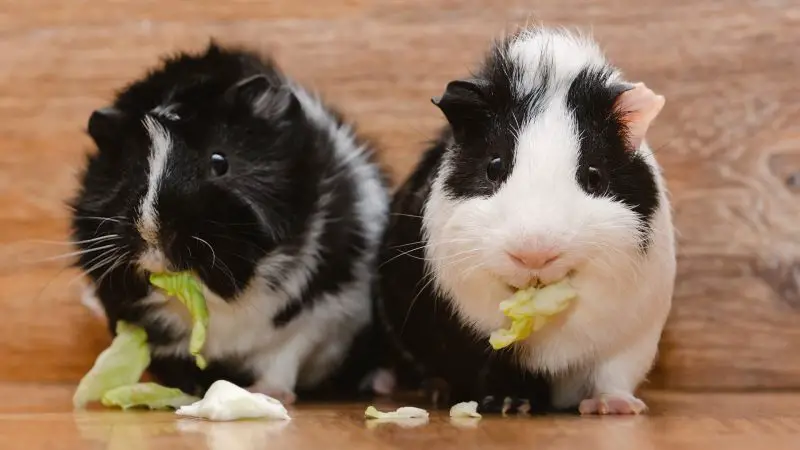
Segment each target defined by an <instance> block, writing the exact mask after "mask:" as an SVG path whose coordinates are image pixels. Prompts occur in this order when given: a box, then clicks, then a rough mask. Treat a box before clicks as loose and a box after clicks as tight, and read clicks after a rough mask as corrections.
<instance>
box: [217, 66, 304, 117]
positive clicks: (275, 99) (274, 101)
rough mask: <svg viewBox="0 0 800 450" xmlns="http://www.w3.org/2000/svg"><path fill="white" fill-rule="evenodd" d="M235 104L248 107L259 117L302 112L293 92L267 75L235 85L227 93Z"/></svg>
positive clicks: (247, 79)
mask: <svg viewBox="0 0 800 450" xmlns="http://www.w3.org/2000/svg"><path fill="white" fill-rule="evenodd" d="M226 95H227V97H228V99H229V100H230V101H231V102H233V103H238V104H244V105H248V106H249V107H250V108H251V109H252V111H253V114H255V115H257V116H259V117H264V118H268V117H284V116H286V115H293V114H296V113H298V112H299V111H301V110H302V108H301V107H300V101H299V100H298V99H297V97H296V96H295V95H294V93H293V92H292V90H291V89H290V88H289V87H287V86H286V85H283V84H281V83H280V82H279V81H278V80H274V79H272V78H270V77H269V76H268V75H265V74H258V75H253V76H251V77H249V78H245V79H244V80H242V81H240V82H238V83H236V84H235V85H233V86H232V87H231V88H230V89H229V90H228V92H227V94H226Z"/></svg>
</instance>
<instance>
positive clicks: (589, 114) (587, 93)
mask: <svg viewBox="0 0 800 450" xmlns="http://www.w3.org/2000/svg"><path fill="white" fill-rule="evenodd" d="M610 76H611V72H610V71H609V70H607V69H599V70H598V69H588V68H587V69H584V70H583V71H581V72H580V73H579V74H578V76H577V77H576V78H575V80H574V81H573V82H572V85H571V86H570V89H569V92H568V94H567V107H568V108H569V109H570V110H572V112H573V114H574V116H575V121H576V124H577V128H578V131H579V132H580V136H581V141H580V154H579V156H578V169H577V173H576V178H577V181H578V184H579V185H580V186H581V187H582V188H583V189H584V190H585V191H586V192H587V193H588V194H589V195H594V196H598V197H610V198H613V199H615V200H618V201H620V202H622V203H624V204H625V205H626V206H627V207H628V208H630V209H631V210H633V211H634V212H635V213H636V214H637V215H638V216H639V218H640V221H641V230H642V232H644V233H647V232H648V231H649V229H650V221H651V219H652V216H653V214H654V213H655V211H656V209H657V208H658V188H657V186H656V182H655V178H654V175H653V172H652V169H651V168H650V166H648V165H647V163H646V162H645V160H644V158H643V157H642V156H641V155H640V154H639V153H637V152H635V151H634V149H632V148H630V145H629V144H628V140H627V128H626V126H625V124H624V122H623V120H622V117H620V115H619V113H617V112H616V111H615V110H614V102H615V101H616V99H617V97H618V96H619V94H621V93H622V92H624V91H625V90H626V89H628V88H629V87H628V86H624V85H611V86H609V85H608V83H607V80H608V79H609V77H610ZM598 181H599V183H598Z"/></svg>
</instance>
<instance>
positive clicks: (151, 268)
mask: <svg viewBox="0 0 800 450" xmlns="http://www.w3.org/2000/svg"><path fill="white" fill-rule="evenodd" d="M136 262H137V264H138V266H139V267H140V268H141V269H142V270H144V271H145V272H148V273H163V272H167V271H169V270H170V264H169V261H168V260H167V256H166V255H165V254H164V252H163V251H161V250H160V249H158V248H155V247H148V248H147V249H145V251H143V252H142V254H141V255H139V258H138V259H137V261H136Z"/></svg>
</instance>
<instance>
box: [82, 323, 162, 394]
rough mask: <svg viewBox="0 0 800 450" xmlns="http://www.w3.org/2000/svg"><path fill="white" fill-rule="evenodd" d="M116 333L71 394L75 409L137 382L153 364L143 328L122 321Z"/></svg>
mask: <svg viewBox="0 0 800 450" xmlns="http://www.w3.org/2000/svg"><path fill="white" fill-rule="evenodd" d="M116 334H117V335H116V337H114V340H113V341H111V345H110V346H109V347H108V348H107V349H105V350H103V351H102V352H101V353H100V355H99V356H98V357H97V359H96V360H95V362H94V365H93V366H92V368H91V369H90V370H89V372H87V373H86V375H84V376H83V378H82V379H81V381H80V383H79V384H78V388H77V389H76V390H75V395H73V397H72V404H73V406H74V407H75V408H78V409H80V408H83V407H85V406H86V404H87V403H89V402H94V401H98V400H101V399H102V397H103V394H105V393H106V392H108V391H110V390H112V389H115V388H118V387H121V386H127V385H131V384H134V383H136V382H137V381H139V378H141V376H142V373H144V371H145V369H147V366H148V365H150V349H149V348H148V346H147V332H145V331H144V329H142V328H139V327H137V326H135V325H131V324H128V323H127V322H123V321H119V322H117V328H116Z"/></svg>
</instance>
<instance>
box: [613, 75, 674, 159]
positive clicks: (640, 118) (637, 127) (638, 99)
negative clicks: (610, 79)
mask: <svg viewBox="0 0 800 450" xmlns="http://www.w3.org/2000/svg"><path fill="white" fill-rule="evenodd" d="M664 102H665V100H664V96H663V95H657V94H656V93H655V92H653V91H652V90H650V88H648V87H647V86H645V84H644V83H636V84H634V85H632V86H625V88H624V92H622V93H621V94H619V96H618V97H617V100H616V101H615V103H614V109H615V110H616V111H617V113H618V114H619V115H620V117H621V118H622V121H623V122H624V123H625V125H626V126H627V127H628V140H629V142H628V144H629V145H630V148H631V149H632V150H633V151H636V150H638V149H639V146H640V145H642V141H643V140H644V138H645V135H646V134H647V129H648V128H649V127H650V124H651V123H652V122H653V120H654V119H655V118H656V117H657V116H658V114H659V113H660V112H661V109H662V108H663V107H664Z"/></svg>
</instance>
